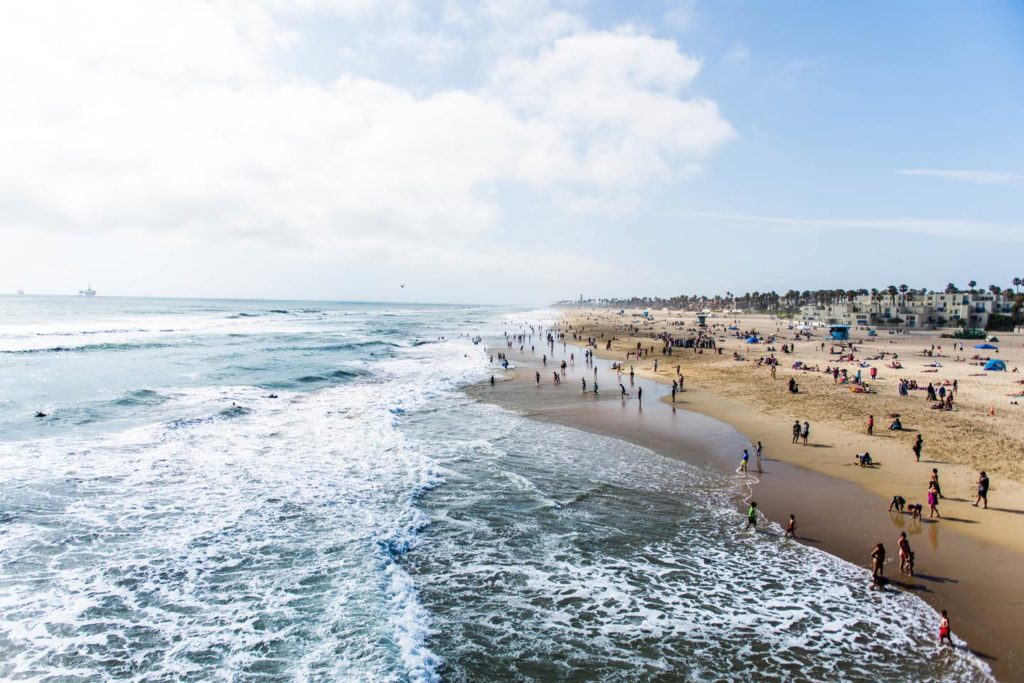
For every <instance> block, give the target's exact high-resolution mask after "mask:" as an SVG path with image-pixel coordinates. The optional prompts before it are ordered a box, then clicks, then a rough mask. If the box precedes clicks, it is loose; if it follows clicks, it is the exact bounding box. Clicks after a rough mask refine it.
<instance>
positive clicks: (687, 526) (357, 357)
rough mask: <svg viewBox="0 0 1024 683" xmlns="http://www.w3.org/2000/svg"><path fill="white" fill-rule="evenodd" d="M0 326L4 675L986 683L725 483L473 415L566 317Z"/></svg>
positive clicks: (327, 315)
mask: <svg viewBox="0 0 1024 683" xmlns="http://www.w3.org/2000/svg"><path fill="white" fill-rule="evenodd" d="M0 312H2V314H3V315H2V318H0V320H2V323H0V380H2V382H3V384H2V386H4V388H5V392H4V393H5V395H4V398H3V402H2V403H0V428H2V432H0V433H2V437H0V467H2V471H3V472H4V476H3V478H2V481H0V587H2V590H0V677H3V678H6V679H40V680H47V679H51V680H57V679H59V680H89V679H97V678H99V679H102V678H129V679H138V680H142V679H145V680H167V681H171V680H209V679H232V680H267V681H272V680H339V679H340V680H375V681H407V680H411V681H435V680H531V679H532V680H593V679H603V680H640V679H643V680H708V679H712V680H715V679H718V680H739V679H742V680H749V679H750V678H752V677H757V678H759V679H761V680H794V679H807V680H822V679H824V680H836V679H845V680H882V679H894V680H984V679H986V677H987V676H986V674H985V670H984V666H983V665H981V664H979V663H978V662H977V661H976V660H975V659H974V658H973V657H971V656H970V655H966V654H964V652H963V651H962V650H939V649H938V648H936V647H935V645H934V642H933V641H934V634H935V631H936V629H937V616H936V614H935V613H934V612H933V611H932V610H931V609H930V608H929V607H927V606H926V605H925V604H924V603H923V602H921V601H920V600H918V599H917V598H915V597H913V596H911V595H908V594H902V593H887V594H884V595H883V594H878V593H875V592H871V591H869V590H867V578H866V572H865V571H864V570H862V569H860V568H857V567H853V566H852V565H848V564H846V563H844V562H842V561H840V560H837V559H835V558H832V557H830V556H827V555H825V554H823V553H821V552H819V551H817V550H815V549H813V548H808V547H805V546H802V545H799V544H795V543H787V542H784V541H782V540H781V539H780V538H779V536H780V535H781V534H780V533H779V530H777V529H775V530H766V531H765V532H763V533H760V534H756V535H753V534H740V533H737V529H738V528H739V527H740V526H741V525H742V519H741V518H740V515H738V514H737V513H736V511H735V505H734V503H733V501H734V500H735V497H736V495H737V488H736V487H737V486H738V482H736V481H734V480H732V479H730V478H729V477H726V476H723V475H721V474H719V473H717V472H711V471H707V470H703V469H699V468H696V467H693V466H690V465H687V464H686V463H683V462H680V461H677V460H672V459H669V458H665V457H662V456H660V455H658V454H656V453H653V452H651V451H649V450H646V449H643V448H639V447H636V446H633V445H630V444H627V443H624V442H622V441H618V440H615V439H611V438H607V437H602V436H597V435H593V434H588V433H584V432H580V431H577V430H573V429H569V428H565V427H560V426H556V425H550V424H545V423H540V422H536V421H532V420H529V419H527V418H524V417H521V416H518V415H515V414H513V413H510V412H508V411H505V410H502V409H500V408H498V407H495V406H491V405H486V404H481V403H478V402H475V401H473V400H471V399H470V398H468V397H467V396H466V395H465V394H464V393H462V392H461V391H459V387H461V386H463V385H465V384H466V383H468V382H473V381H479V380H482V379H483V378H485V377H487V376H489V375H490V374H491V373H493V372H495V370H494V368H493V367H490V366H489V365H488V364H487V358H485V356H484V353H483V351H482V348H481V347H480V346H474V345H473V344H472V343H471V342H470V341H469V339H468V335H473V334H477V333H480V334H485V335H492V336H495V335H501V334H502V331H503V330H505V329H509V327H510V325H509V322H510V321H521V320H525V319H537V317H538V316H540V315H549V314H547V313H540V312H529V311H517V310H512V309H492V308H482V307H471V308H469V307H413V306H402V307H388V306H379V305H366V304H322V303H321V304H313V303H308V302H305V303H304V302H212V301H205V302H204V301H159V300H111V299H95V300H82V299H73V298H72V299H47V298H42V297H38V298H37V297H21V298H17V299H14V298H10V299H0ZM164 330H170V331H164ZM459 335H467V336H459ZM440 336H444V337H445V338H446V339H444V340H439V339H438V337H440ZM58 338H59V339H60V341H59V343H58V342H56V341H55V340H57V339H58ZM422 342H430V343H422ZM58 348H59V349H60V350H57V349H58ZM271 394H276V395H277V398H269V396H270V395H271ZM36 410H43V411H44V412H47V413H49V416H48V417H47V418H42V419H38V420H36V419H33V418H32V417H31V415H32V414H33V413H34V412H35V411H36Z"/></svg>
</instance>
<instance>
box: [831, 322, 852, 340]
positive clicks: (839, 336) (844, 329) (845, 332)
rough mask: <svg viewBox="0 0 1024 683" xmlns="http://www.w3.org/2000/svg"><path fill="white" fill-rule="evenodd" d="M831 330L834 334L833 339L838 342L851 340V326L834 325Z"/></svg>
mask: <svg viewBox="0 0 1024 683" xmlns="http://www.w3.org/2000/svg"><path fill="white" fill-rule="evenodd" d="M829 330H830V331H831V333H832V339H834V340H836V341H846V340H847V339H849V338H850V326H849V325H832V326H831V327H830V328H829Z"/></svg>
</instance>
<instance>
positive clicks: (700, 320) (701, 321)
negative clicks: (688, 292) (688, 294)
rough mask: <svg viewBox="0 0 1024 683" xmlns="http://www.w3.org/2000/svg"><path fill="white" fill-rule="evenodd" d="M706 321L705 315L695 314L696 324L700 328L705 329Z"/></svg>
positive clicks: (706, 316)
mask: <svg viewBox="0 0 1024 683" xmlns="http://www.w3.org/2000/svg"><path fill="white" fill-rule="evenodd" d="M707 319H708V315H707V313H698V314H697V324H698V325H700V326H701V327H706V326H707V322H706V321H707Z"/></svg>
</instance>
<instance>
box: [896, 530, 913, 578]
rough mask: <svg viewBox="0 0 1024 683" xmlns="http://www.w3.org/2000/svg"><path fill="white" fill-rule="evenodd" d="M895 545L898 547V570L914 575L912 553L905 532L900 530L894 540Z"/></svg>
mask: <svg viewBox="0 0 1024 683" xmlns="http://www.w3.org/2000/svg"><path fill="white" fill-rule="evenodd" d="M896 547H897V548H899V549H900V571H902V572H906V573H907V574H910V575H911V576H913V575H914V560H913V558H914V553H913V552H912V551H911V550H910V541H908V540H907V532H906V531H901V532H900V537H899V539H897V541H896Z"/></svg>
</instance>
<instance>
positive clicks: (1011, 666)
mask: <svg viewBox="0 0 1024 683" xmlns="http://www.w3.org/2000/svg"><path fill="white" fill-rule="evenodd" d="M693 317H694V316H693V315H692V314H684V315H682V316H667V315H665V314H656V315H655V318H657V319H656V320H655V321H653V322H650V321H643V320H640V321H639V324H638V327H633V329H629V327H630V326H631V325H634V324H636V323H634V322H633V321H634V320H638V319H637V318H635V317H634V316H632V315H629V316H620V315H618V314H615V313H611V312H608V311H602V310H577V311H570V312H568V313H567V314H566V316H565V318H564V319H563V323H562V324H561V328H560V329H561V331H563V332H565V333H566V342H567V345H566V346H565V347H564V349H565V350H564V351H563V346H562V344H561V343H560V342H559V343H557V344H556V345H555V353H554V354H552V355H551V356H550V357H549V364H548V367H547V368H546V370H547V373H546V374H545V376H544V382H543V384H542V386H541V387H536V386H535V383H534V378H533V372H534V370H533V368H534V367H536V366H537V365H538V364H539V359H540V356H541V353H542V347H541V346H540V345H537V349H536V351H535V352H534V353H532V354H531V353H530V349H529V346H527V347H526V349H525V352H524V353H523V354H519V353H518V352H517V351H518V350H516V351H515V352H512V351H509V350H508V349H502V351H505V352H508V353H509V358H510V359H512V360H513V362H514V364H515V365H516V366H517V367H518V368H519V371H518V372H515V373H509V376H508V377H506V379H507V381H504V382H501V383H499V384H498V385H497V386H496V387H493V388H492V387H478V388H477V389H474V392H476V393H478V394H479V395H480V396H481V397H482V398H484V399H486V400H490V401H494V402H497V403H499V404H502V405H505V406H507V407H509V408H512V409H515V410H517V411H519V412H522V413H525V414H528V415H531V416H534V417H537V418H539V419H544V420H552V421H556V422H559V423H563V424H570V425H573V426H577V427H580V428H583V429H587V430H591V431H595V432H600V433H605V434H609V435H612V436H617V437H619V438H623V439H626V440H629V441H632V442H634V443H638V444H640V445H644V446H647V447H649V448H651V449H652V450H655V451H658V452H661V453H663V454H666V455H670V456H673V457H686V458H690V459H692V458H693V457H694V455H693V454H694V453H695V452H696V453H706V454H709V455H706V456H703V457H704V458H705V459H704V461H703V462H702V463H701V464H705V465H711V466H713V467H716V468H720V469H721V470H723V471H732V470H734V469H735V468H736V466H737V465H738V463H739V454H740V452H741V450H742V448H743V447H746V446H747V444H748V443H756V442H757V441H761V442H762V444H763V446H764V458H763V461H762V463H761V469H760V471H757V468H756V465H755V463H754V460H753V458H751V465H750V470H751V471H750V474H751V475H752V476H750V477H748V478H747V479H746V480H745V481H746V482H748V483H749V491H745V492H742V493H740V494H738V495H737V505H738V506H739V505H743V504H744V503H743V500H744V499H750V498H751V497H753V499H755V500H757V501H758V502H759V507H760V509H761V511H762V512H763V513H764V515H765V516H766V517H767V518H768V519H770V520H772V521H773V522H776V523H777V524H779V525H781V526H784V525H785V522H786V520H787V519H788V516H789V515H790V514H795V515H796V518H797V520H798V535H799V536H800V537H801V542H805V543H808V544H811V545H814V546H815V547H818V548H821V549H823V550H825V551H827V552H830V553H832V554H834V555H837V556H839V557H841V558H843V559H845V560H847V561H849V562H851V563H854V564H857V565H859V566H862V567H865V568H867V567H868V566H869V564H870V561H869V559H868V555H869V553H870V551H871V549H872V547H873V546H874V544H875V543H877V542H883V543H885V544H886V547H887V548H888V550H889V558H890V559H889V561H888V563H887V565H886V575H887V576H888V577H889V578H890V579H891V580H892V584H893V585H895V586H897V587H899V588H901V589H904V590H908V591H913V592H914V593H915V594H918V595H920V596H921V597H922V598H923V599H925V600H926V601H927V602H929V604H931V605H932V606H933V607H934V608H935V609H937V610H939V609H947V610H949V611H950V614H951V616H952V617H953V619H954V629H955V631H956V633H957V634H958V635H959V636H960V637H962V638H964V639H965V640H966V641H967V643H968V644H969V646H970V647H971V649H972V650H973V651H975V652H976V653H977V654H979V655H980V656H981V657H982V658H984V659H985V661H986V662H987V663H988V664H989V665H990V666H991V667H992V670H993V672H994V673H995V675H996V676H997V677H998V678H999V679H1000V680H1020V679H1021V678H1024V660H1022V659H1021V657H1020V656H1019V655H1018V654H1017V652H1016V650H1015V647H1016V644H1017V643H1019V642H1022V641H1024V625H1022V624H1021V623H1020V620H1019V618H1018V616H1019V615H1018V612H1019V609H1018V607H1019V604H1021V601H1022V600H1024V590H1022V588H1021V585H1020V582H1019V581H1017V580H1016V567H1017V566H1018V563H1019V562H1020V561H1021V560H1022V559H1024V537H1022V535H1021V534H1020V530H1021V524H1022V523H1024V520H1022V517H1021V515H1022V514H1024V487H1022V486H1021V483H1020V479H1019V477H1020V472H1021V464H1020V462H1019V461H1018V460H1019V454H1020V453H1021V452H1022V449H1021V444H1024V438H1022V434H1021V432H1022V428H1021V426H1020V423H1019V421H1018V418H1019V416H1020V412H1019V411H1020V407H1019V406H1017V405H1013V404H1012V403H1011V401H1012V400H1016V399H1012V398H1010V397H1008V396H1005V394H1009V393H1015V392H1014V391H1013V389H1014V387H1020V386H1021V385H1018V384H1015V381H1016V380H1017V379H1018V378H1020V377H1021V375H1020V374H1014V373H1011V372H1006V373H997V374H994V375H989V374H985V375H982V374H980V373H981V370H980V368H979V367H978V366H976V365H972V364H971V362H970V360H968V362H957V361H955V360H954V359H955V356H956V355H957V354H956V353H953V352H952V340H949V339H942V338H941V337H940V336H939V334H938V333H916V334H912V335H900V336H898V337H897V336H893V337H889V336H888V335H885V333H881V334H882V335H884V336H880V337H878V338H876V339H875V340H874V341H867V340H866V339H865V340H864V341H861V340H860V337H861V335H858V334H856V333H854V334H853V335H852V336H853V339H854V343H855V348H857V351H856V352H855V353H854V358H855V359H856V360H858V361H860V360H861V359H862V358H864V357H871V356H876V355H878V353H879V352H880V351H883V350H884V351H885V352H886V354H887V356H891V354H892V353H895V354H897V355H898V357H899V361H900V362H901V363H902V365H903V368H902V369H898V370H897V369H892V368H888V367H885V365H886V364H888V363H890V362H891V358H887V359H885V360H877V361H867V362H868V363H869V364H871V365H875V366H876V367H877V368H878V376H877V378H876V380H875V381H874V382H872V383H871V384H872V386H873V387H874V388H875V389H876V390H877V392H878V393H868V394H855V393H852V392H851V391H850V390H849V387H848V386H846V385H839V384H835V383H834V382H833V379H832V376H831V375H828V376H826V375H825V373H824V372H823V371H824V369H825V367H826V365H831V366H835V364H836V362H837V361H836V359H837V358H838V355H837V354H836V355H833V354H830V353H829V352H830V345H829V344H828V343H826V344H825V347H824V349H822V347H821V344H822V341H823V339H822V336H821V335H822V332H821V331H820V330H818V331H816V335H817V336H815V337H814V338H812V340H810V341H799V342H794V341H793V340H792V337H793V333H792V331H790V330H788V328H787V324H786V323H785V322H778V321H774V320H770V319H769V318H767V317H764V316H761V317H751V318H739V319H736V320H737V321H736V322H735V323H733V322H732V321H733V320H734V319H732V318H730V319H729V320H728V321H726V320H709V323H711V324H716V323H717V324H719V325H721V327H719V328H717V329H715V332H716V335H715V336H716V339H718V340H719V341H718V344H719V346H720V347H722V348H723V350H722V353H721V354H718V353H713V352H711V351H705V353H702V354H700V353H695V352H694V351H693V350H691V349H678V348H677V349H673V355H672V356H671V357H669V356H663V355H662V353H661V347H662V345H661V342H660V341H659V340H656V339H653V338H652V336H655V335H657V334H659V333H660V332H663V331H671V333H672V334H674V335H675V336H683V333H682V329H683V328H684V327H686V326H692V323H693ZM730 324H735V325H736V326H737V327H738V328H739V331H740V332H744V331H749V330H754V329H756V330H758V332H759V334H761V335H764V336H768V335H769V334H773V333H774V334H778V335H779V339H777V340H776V342H775V343H774V344H773V345H772V346H773V347H774V348H776V349H778V348H779V346H780V345H781V344H782V343H786V344H789V343H795V350H794V351H795V352H794V353H792V354H782V353H781V352H779V351H775V352H774V355H775V357H777V358H780V364H779V367H778V370H777V374H776V377H775V378H774V379H773V378H772V377H771V375H770V372H769V370H768V368H767V367H757V366H756V360H757V359H758V358H760V357H762V356H768V355H770V354H772V353H773V352H770V351H768V350H767V347H768V346H769V345H768V344H757V345H753V344H746V343H745V339H746V337H745V336H744V337H742V338H736V337H735V336H730V335H734V334H735V332H733V331H728V330H727V329H726V327H727V325H730ZM776 330H778V331H776ZM787 332H788V333H789V334H788V335H787V334H786V333H787ZM574 334H576V335H578V336H580V337H581V338H586V337H588V336H595V337H598V344H597V349H596V351H595V354H596V356H597V357H598V358H599V359H604V360H605V361H612V360H615V361H622V362H625V369H626V372H627V373H628V370H629V368H630V366H632V367H633V368H634V370H635V373H636V379H635V380H634V382H635V383H634V384H633V385H630V384H629V381H628V374H626V375H623V377H624V378H625V383H626V385H627V386H629V387H630V393H631V394H634V393H635V389H637V388H641V387H642V388H643V390H644V402H643V405H642V408H641V406H640V405H638V403H637V401H636V400H635V398H631V399H629V400H625V401H623V400H621V399H620V398H619V392H618V387H617V384H618V379H617V378H616V376H615V375H614V374H612V371H611V370H609V369H607V368H608V366H609V363H607V362H600V363H599V365H600V368H601V371H600V372H601V377H602V379H601V382H602V384H601V386H602V396H601V397H600V398H597V399H595V398H594V397H593V396H588V395H585V394H582V392H581V391H580V385H579V379H580V377H581V376H583V373H584V369H583V366H582V354H583V349H582V347H581V346H576V345H574V344H580V343H581V342H580V341H579V340H577V341H575V342H574V340H573V338H572V337H573V335H574ZM601 335H604V337H603V338H602V337H601ZM786 336H788V337H789V338H788V339H783V337H786ZM1000 337H1001V340H1002V341H1001V343H1000V344H999V346H1000V351H999V355H998V357H999V358H1002V359H1004V360H1005V361H1006V362H1007V365H1008V367H1010V368H1012V367H1014V366H1016V365H1024V362H1022V361H1024V352H1022V349H1021V338H1020V337H1019V336H1015V335H1010V334H1006V335H1000ZM613 338H614V340H613V342H612V344H611V349H606V347H605V346H606V345H605V342H606V340H609V339H613ZM637 343H640V344H641V346H642V347H643V348H645V349H648V348H650V347H651V346H653V347H654V350H653V351H651V352H650V353H649V354H648V355H647V356H646V357H644V358H641V359H640V360H639V361H638V360H636V359H635V357H633V356H631V357H630V359H629V361H626V360H625V356H626V352H627V350H635V349H636V345H637ZM973 343H975V342H972V343H970V344H968V343H966V342H965V348H966V353H961V354H960V356H961V357H963V356H964V355H966V356H967V357H968V358H969V357H970V356H972V355H974V352H973V349H972V348H971V346H972V345H973ZM933 344H934V345H935V346H936V347H938V346H940V345H941V346H943V352H942V353H943V355H941V356H939V355H938V352H937V351H936V355H934V356H930V357H924V356H918V355H915V354H919V353H920V352H921V351H922V350H923V349H926V348H927V349H930V348H931V346H932V345H933ZM734 351H735V352H736V353H738V354H739V355H740V357H741V359H739V360H737V359H734V357H733V352H734ZM570 353H574V354H575V357H576V361H577V362H576V364H575V365H570V366H569V367H568V368H567V377H566V380H565V382H563V383H562V384H561V385H559V386H557V387H555V386H553V385H552V383H551V378H550V376H549V375H550V373H551V370H552V367H551V360H555V361H557V362H560V361H561V359H562V356H563V355H564V356H565V357H566V358H568V356H569V354H570ZM655 359H657V360H658V363H659V370H658V372H655V371H654V361H655ZM796 360H800V361H802V363H803V364H804V365H808V366H810V367H812V368H813V367H814V366H816V365H817V366H818V371H817V372H814V371H804V370H794V369H793V368H792V367H791V366H792V363H793V362H795V361H796ZM932 362H940V363H941V364H942V367H941V368H932V367H929V366H927V363H932ZM677 365H679V366H681V367H680V372H681V374H682V376H683V377H684V378H685V384H684V386H685V391H684V392H681V393H679V394H677V396H676V404H675V407H673V406H672V405H671V404H670V400H671V396H670V389H669V387H668V386H667V385H670V384H671V381H672V379H673V378H676V377H677V374H676V366H677ZM842 367H847V368H850V369H849V372H850V374H851V375H852V373H853V372H854V370H853V369H852V368H854V364H852V363H848V362H847V363H843V364H842ZM931 369H938V370H939V372H935V373H933V372H928V370H931ZM863 370H864V372H865V373H867V372H868V369H867V368H864V369H863ZM605 373H608V374H607V375H606V374H605ZM791 377H793V378H795V379H796V381H797V382H798V383H799V386H800V392H799V393H797V394H790V392H789V391H788V389H787V386H788V382H789V379H790V378H791ZM901 377H902V378H908V379H916V380H917V382H918V384H920V385H921V386H926V385H927V383H928V381H932V382H936V383H938V382H941V381H943V380H948V381H949V382H950V383H952V381H953V380H956V381H957V384H958V393H957V398H956V407H957V410H955V411H953V412H947V411H942V412H941V413H940V412H939V411H932V410H930V409H929V408H928V407H927V403H928V402H927V401H926V400H925V398H924V392H923V391H920V392H911V396H910V397H900V396H898V394H897V391H896V386H897V383H898V382H899V379H900V378H901ZM538 389H539V391H538ZM652 399H653V400H652ZM992 408H994V413H995V414H994V415H990V414H989V413H990V412H991V411H990V409H992ZM890 413H893V414H895V413H898V414H899V415H900V417H901V420H902V421H903V424H904V427H905V429H904V430H903V431H902V432H891V431H889V430H888V429H887V426H888V424H889V419H888V417H887V416H888V415H889V414H890ZM870 414H873V415H874V417H875V429H874V435H873V436H868V435H867V433H866V425H867V417H868V415H870ZM708 418H713V419H708ZM793 420H800V421H801V422H803V421H804V420H807V421H809V422H810V424H811V436H810V438H809V440H808V445H807V446H803V445H801V444H793V443H792V438H791V426H792V423H793ZM723 423H728V425H730V426H729V427H726V426H725V425H724V424H723ZM733 428H735V430H734V429H733ZM919 433H920V434H922V436H923V438H924V443H925V446H924V449H923V454H922V457H921V461H920V462H917V461H916V460H915V458H914V456H913V453H912V451H911V445H912V442H913V439H914V438H916V435H917V434H919ZM741 435H742V436H741ZM712 443H715V444H717V451H716V449H715V448H712V447H711V444H712ZM723 443H725V444H730V445H732V444H734V445H735V451H736V452H735V453H732V454H728V455H723V454H722V453H721V449H722V444H723ZM864 451H870V452H871V454H872V457H873V459H874V461H875V463H877V466H876V467H870V468H864V467H859V466H857V465H856V464H855V463H854V455H855V454H856V453H859V452H864ZM715 453H717V454H715ZM684 454H685V455H684ZM1015 454H1016V458H1015ZM932 468H937V469H938V470H939V476H940V482H941V484H942V490H943V493H944V495H945V498H943V499H942V500H941V501H940V504H939V511H940V512H941V514H942V518H941V519H934V520H930V519H928V510H927V507H926V508H925V511H924V517H925V518H924V519H923V520H920V521H916V520H912V519H911V517H910V515H909V514H905V515H900V514H897V513H889V512H887V511H886V508H887V507H888V503H889V501H890V500H891V498H892V496H893V495H901V496H903V497H904V498H906V499H907V501H908V502H924V499H925V491H926V488H927V484H928V480H929V476H930V473H931V470H932ZM979 469H985V470H986V471H987V472H988V474H989V476H990V477H991V479H992V488H991V491H990V493H989V502H990V506H989V508H988V509H987V510H984V509H980V508H975V507H972V506H971V503H972V502H973V501H974V499H975V495H974V492H975V488H976V484H975V482H976V481H977V475H978V470H979ZM900 531H906V532H907V534H908V537H909V540H910V543H911V546H912V547H913V549H914V551H915V553H916V556H917V575H916V576H915V577H913V578H910V577H908V576H906V575H901V574H900V572H899V563H898V560H895V559H894V558H895V554H896V538H897V536H898V535H899V532H900Z"/></svg>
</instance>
